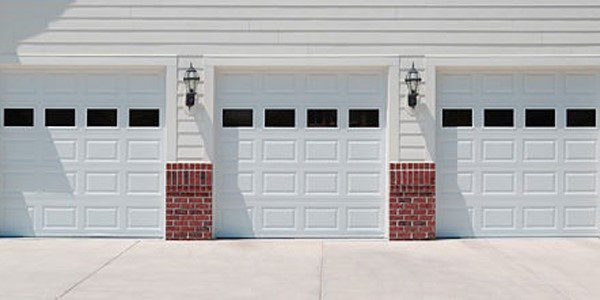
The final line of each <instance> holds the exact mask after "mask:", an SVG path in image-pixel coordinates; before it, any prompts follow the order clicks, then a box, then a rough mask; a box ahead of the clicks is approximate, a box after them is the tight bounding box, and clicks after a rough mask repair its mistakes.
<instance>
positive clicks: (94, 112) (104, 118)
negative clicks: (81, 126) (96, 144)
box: [87, 109, 117, 127]
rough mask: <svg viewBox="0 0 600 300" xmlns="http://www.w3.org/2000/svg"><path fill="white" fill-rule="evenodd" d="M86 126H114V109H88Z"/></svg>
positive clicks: (115, 112)
mask: <svg viewBox="0 0 600 300" xmlns="http://www.w3.org/2000/svg"><path fill="white" fill-rule="evenodd" d="M87 126H89V127H116V126H117V110H116V109H88V110H87Z"/></svg>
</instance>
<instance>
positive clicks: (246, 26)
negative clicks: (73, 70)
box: [0, 0, 600, 55]
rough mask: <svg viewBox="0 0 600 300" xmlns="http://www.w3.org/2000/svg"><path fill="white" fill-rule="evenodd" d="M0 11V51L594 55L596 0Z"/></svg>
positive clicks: (599, 40) (182, 4)
mask: <svg viewBox="0 0 600 300" xmlns="http://www.w3.org/2000/svg"><path fill="white" fill-rule="evenodd" d="M0 14H1V15H0V16H1V18H0V38H1V39H2V43H0V52H1V53H2V54H13V53H28V54H31V53H38V52H44V53H96V54H103V53H115V52H118V53H138V54H155V53H161V54H180V55H199V54H209V53H210V54H219V53H232V54H239V53H258V54H267V53H280V54H303V53H309V54H319V53H344V54H358V53H364V54H390V53H397V54H407V55H421V54H453V53H461V54H464V53H472V54H477V53H485V54H492V53H522V54H528V53H570V54H572V53H592V52H597V51H599V50H600V2H598V1H566V0H560V1H559V0H544V1H542V0H535V1H515V0H497V1H485V2H484V1H473V0H452V1H438V0H429V1H418V2H414V1H408V0H403V1H393V0H379V1H368V2H366V1H358V0H350V1H341V0H325V1H316V0H311V1H299V0H298V1H273V0H268V1H259V0H254V1H239V0H236V1H231V0H230V1H217V0H210V1H194V0H171V1H157V0H119V1H117V0H73V1H68V0H64V1H63V0H61V1H57V0H50V1H32V0H24V1H4V2H2V3H1V4H0Z"/></svg>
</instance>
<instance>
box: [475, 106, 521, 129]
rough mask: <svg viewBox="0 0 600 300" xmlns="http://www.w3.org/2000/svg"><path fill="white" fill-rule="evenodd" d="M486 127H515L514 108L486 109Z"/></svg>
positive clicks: (484, 115) (484, 121)
mask: <svg viewBox="0 0 600 300" xmlns="http://www.w3.org/2000/svg"><path fill="white" fill-rule="evenodd" d="M483 124H484V125H483V126H485V127H513V126H514V124H515V122H514V118H513V110H512V109H486V110H485V111H484V112H483Z"/></svg>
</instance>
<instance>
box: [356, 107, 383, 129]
mask: <svg viewBox="0 0 600 300" xmlns="http://www.w3.org/2000/svg"><path fill="white" fill-rule="evenodd" d="M349 120H350V127H379V110H378V109H351V110H350V115H349Z"/></svg>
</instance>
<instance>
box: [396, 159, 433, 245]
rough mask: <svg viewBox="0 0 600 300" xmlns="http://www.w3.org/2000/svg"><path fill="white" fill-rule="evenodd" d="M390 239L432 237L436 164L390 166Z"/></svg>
mask: <svg viewBox="0 0 600 300" xmlns="http://www.w3.org/2000/svg"><path fill="white" fill-rule="evenodd" d="M389 168H390V198H389V212H390V216H389V219H390V224H389V226H390V227H389V229H390V234H389V235H390V236H389V238H390V240H426V239H433V238H435V164H433V163H412V162H410V163H391V164H390V166H389Z"/></svg>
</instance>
